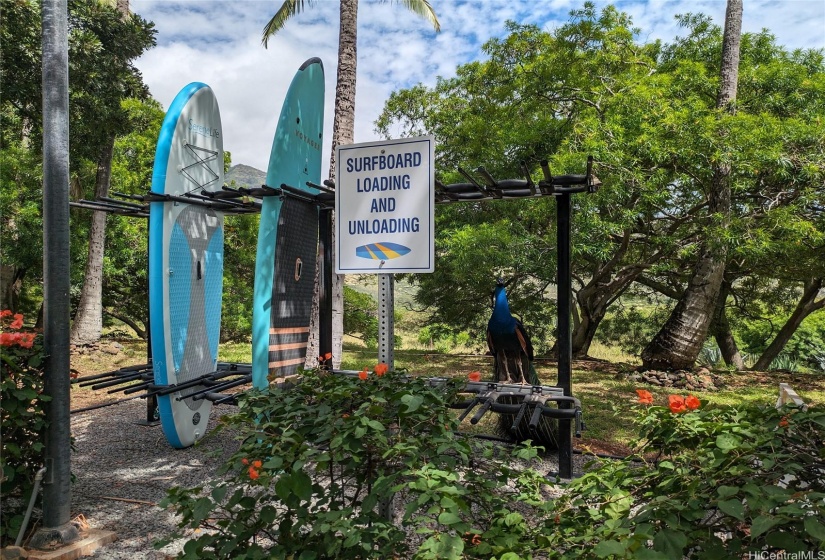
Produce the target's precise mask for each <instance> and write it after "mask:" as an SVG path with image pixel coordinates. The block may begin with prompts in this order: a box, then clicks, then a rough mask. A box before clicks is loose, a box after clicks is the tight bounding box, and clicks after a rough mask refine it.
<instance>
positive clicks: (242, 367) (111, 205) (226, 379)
mask: <svg viewBox="0 0 825 560" xmlns="http://www.w3.org/2000/svg"><path fill="white" fill-rule="evenodd" d="M224 189H225V190H222V191H215V192H211V191H208V190H206V189H203V188H201V189H200V192H195V191H192V192H188V193H186V194H185V195H184V196H173V195H162V194H157V193H153V192H147V193H146V194H144V195H138V194H124V193H119V192H113V193H112V194H113V195H114V196H113V197H100V198H98V199H96V200H79V201H76V202H70V203H69V204H70V205H71V206H72V207H75V208H83V209H86V210H94V211H102V212H107V213H110V214H113V215H117V216H128V217H132V218H144V219H146V218H149V203H151V202H157V201H162V202H164V201H174V202H181V203H186V204H195V205H198V206H203V207H206V208H211V209H213V210H219V211H221V212H224V213H228V214H249V213H255V212H260V208H261V205H260V203H258V202H255V201H253V200H248V198H247V197H246V195H244V194H240V193H238V191H236V190H234V189H230V188H228V187H224ZM239 199H240V200H239ZM147 247H148V244H147ZM147 253H148V249H147ZM146 327H147V331H149V330H150V325H149V320H148V313H147V320H146ZM251 378H252V373H251V367H250V366H249V365H248V364H236V363H218V366H217V370H216V371H214V372H210V373H207V374H205V375H202V376H200V377H197V378H195V379H192V380H190V381H187V382H185V383H181V384H178V385H163V386H161V385H156V384H155V383H154V371H153V369H152V338H151V336H149V337H148V338H147V347H146V363H145V364H141V365H136V366H129V367H125V368H121V369H118V370H114V371H109V372H106V373H100V374H97V375H90V376H85V377H82V378H76V379H73V380H72V383H73V384H77V385H78V386H80V387H91V389H93V390H104V389H106V390H107V393H109V394H113V393H118V392H120V393H123V394H124V395H130V396H128V397H125V398H122V399H118V400H115V401H111V402H107V403H103V404H99V405H95V406H89V407H84V408H78V409H75V410H72V411H71V414H77V413H80V412H87V411H89V410H95V409H98V408H103V407H107V406H112V405H115V404H119V403H122V402H126V401H131V400H134V399H146V417H145V419H142V420H139V421H137V422H136V423H138V424H140V425H143V426H157V425H158V424H160V419H159V416H158V405H157V397H158V396H160V395H169V394H172V393H174V392H176V391H179V390H182V389H187V388H192V387H201V388H202V389H201V390H198V391H197V392H196V393H195V394H189V395H187V396H193V395H194V398H195V399H196V400H199V399H209V400H210V401H212V402H213V403H215V404H227V403H233V402H235V395H234V394H224V393H222V391H227V390H229V389H232V388H234V387H239V386H242V385H244V384H248V383H250V382H251ZM135 393H139V394H135Z"/></svg>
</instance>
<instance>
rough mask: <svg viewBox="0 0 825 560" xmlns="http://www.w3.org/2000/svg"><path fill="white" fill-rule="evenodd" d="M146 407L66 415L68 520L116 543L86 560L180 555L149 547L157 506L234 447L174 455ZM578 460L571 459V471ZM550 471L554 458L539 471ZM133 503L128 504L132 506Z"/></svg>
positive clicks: (87, 396)
mask: <svg viewBox="0 0 825 560" xmlns="http://www.w3.org/2000/svg"><path fill="white" fill-rule="evenodd" d="M104 400H107V397H106V396H105V395H101V394H95V393H94V392H93V391H90V390H88V389H86V390H83V389H79V388H73V390H72V401H73V402H72V408H73V409H77V408H81V407H85V406H90V405H92V404H95V403H96V402H102V401H104ZM235 410H237V409H236V408H235V407H233V406H227V405H222V406H220V407H216V408H214V409H213V411H212V414H211V415H210V421H209V429H210V430H211V429H212V428H214V427H215V425H216V421H217V419H218V418H219V417H220V416H221V415H222V414H227V413H231V412H234V411H235ZM145 414H146V404H145V402H144V401H143V400H133V401H129V402H125V403H120V404H116V405H114V406H110V407H106V408H101V409H97V410H92V411H88V412H81V413H78V414H73V415H72V420H71V422H72V435H73V436H74V438H75V450H74V452H73V454H72V472H73V473H74V475H75V476H76V481H75V484H74V485H73V490H72V492H73V495H72V516H73V517H74V516H76V515H83V516H85V518H86V521H87V523H88V524H89V526H90V527H91V528H95V529H104V530H109V531H114V532H115V533H116V534H117V540H116V541H115V542H114V543H112V544H109V545H106V546H105V547H103V548H100V549H98V551H97V552H96V553H95V554H94V555H93V556H91V557H90V558H99V559H110V560H121V559H122V560H127V559H128V560H143V559H147V560H163V559H166V558H169V557H170V556H174V555H175V554H177V553H178V552H179V551H181V550H182V548H183V545H184V543H185V541H183V540H179V541H176V542H173V543H172V544H170V545H168V546H166V547H165V548H163V549H161V550H155V549H154V548H153V544H154V542H155V541H157V540H159V539H161V538H163V537H165V536H167V535H169V534H170V533H171V532H172V530H173V529H174V526H175V522H174V516H173V515H172V514H171V513H169V512H167V511H165V510H163V509H161V508H160V507H158V506H157V504H158V503H159V502H160V501H161V500H162V499H163V498H164V497H165V495H166V491H167V490H168V489H169V488H171V487H173V486H182V487H188V488H191V487H194V486H197V485H201V484H204V483H205V482H206V481H208V480H210V479H215V478H218V475H217V469H218V467H219V466H220V465H222V464H223V463H224V462H225V460H226V459H227V458H228V457H229V456H230V455H231V454H232V453H233V452H234V451H235V450H236V449H237V447H238V443H237V442H236V441H235V439H234V438H233V434H232V432H231V431H230V430H223V431H221V432H219V433H218V434H217V435H216V434H213V433H207V436H206V437H205V438H204V439H203V440H201V441H200V442H199V443H198V444H197V445H195V446H193V447H190V448H188V449H174V448H172V447H171V446H170V445H169V444H168V443H167V442H166V438H165V437H164V435H163V431H162V429H161V428H160V426H155V427H145V426H141V425H138V424H137V422H138V421H139V420H141V419H143V418H144V417H145ZM584 462H585V460H584V459H583V458H582V457H580V456H574V470H575V471H576V472H581V466H582V464H583V463H584ZM540 470H541V471H542V472H556V471H557V470H558V463H557V460H556V457H555V456H550V457H547V458H546V459H545V460H544V463H543V465H542V467H541V469H540ZM132 500H134V501H132Z"/></svg>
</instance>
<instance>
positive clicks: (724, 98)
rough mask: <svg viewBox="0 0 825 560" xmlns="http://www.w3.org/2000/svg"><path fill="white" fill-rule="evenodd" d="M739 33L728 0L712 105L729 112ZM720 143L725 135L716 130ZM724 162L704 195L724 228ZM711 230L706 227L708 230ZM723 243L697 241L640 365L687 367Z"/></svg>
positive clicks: (710, 311)
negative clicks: (675, 297) (686, 277)
mask: <svg viewBox="0 0 825 560" xmlns="http://www.w3.org/2000/svg"><path fill="white" fill-rule="evenodd" d="M741 36H742V0H728V5H727V12H726V14H725V34H724V39H723V42H722V65H721V72H720V74H721V83H720V85H719V96H718V97H717V100H716V106H717V108H719V109H724V110H726V111H728V112H733V110H734V106H733V104H734V102H735V100H736V86H737V80H738V75H739V43H740V39H741ZM720 135H721V136H722V137H721V138H720V140H721V141H722V142H723V143H724V141H725V138H724V136H725V133H724V132H722V133H721V134H720ZM730 172H731V168H730V164H729V163H728V162H726V161H725V160H724V158H723V159H722V160H721V161H720V162H719V163H718V164H715V165H714V169H713V178H712V182H711V186H710V193H709V195H708V213H709V216H711V219H713V220H714V221H715V223H712V224H711V228H714V227H715V228H725V227H727V225H728V223H729V222H730V208H731V188H730ZM711 231H712V229H711ZM726 257H727V247H726V246H725V245H724V244H716V243H714V242H713V240H710V239H709V240H707V241H705V242H703V244H702V248H701V251H700V254H699V259H698V262H697V263H696V269H695V271H694V273H693V275H692V277H691V279H690V281H689V282H688V286H687V289H686V290H685V293H684V295H683V296H682V299H681V300H679V303H678V304H677V305H676V307H675V308H674V309H673V312H672V313H671V315H670V317H669V318H668V320H667V322H665V324H664V326H663V327H662V329H661V330H660V331H659V332H658V333H657V334H656V336H655V337H653V340H651V341H650V343H649V344H648V345H647V346H646V347H645V349H644V350H643V351H642V364H643V366H644V367H645V368H646V369H689V368H692V367H693V364H694V363H695V362H696V358H697V357H698V356H699V352H700V351H701V349H702V345H703V344H704V342H705V338H707V334H708V330H709V327H710V324H711V321H712V319H713V316H714V311H715V309H716V300H717V298H718V296H719V289H720V287H721V285H722V280H723V278H724V272H725V259H726Z"/></svg>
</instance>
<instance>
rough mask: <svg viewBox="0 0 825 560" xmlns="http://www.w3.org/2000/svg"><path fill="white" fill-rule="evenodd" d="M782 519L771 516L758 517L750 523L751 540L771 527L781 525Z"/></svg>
mask: <svg viewBox="0 0 825 560" xmlns="http://www.w3.org/2000/svg"><path fill="white" fill-rule="evenodd" d="M782 521H783V520H782V519H781V518H779V517H774V516H773V515H760V516H758V517H756V519H754V520H753V523H751V538H756V537H758V536H759V535H761V534H762V533H764V532H766V531H768V530H770V528H771V527H773V526H775V525H778V524H780V523H782Z"/></svg>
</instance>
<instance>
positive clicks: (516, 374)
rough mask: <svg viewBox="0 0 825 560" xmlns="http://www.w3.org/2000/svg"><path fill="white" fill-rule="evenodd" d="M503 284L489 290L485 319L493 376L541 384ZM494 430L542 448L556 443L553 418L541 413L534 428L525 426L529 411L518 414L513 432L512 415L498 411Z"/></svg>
mask: <svg viewBox="0 0 825 560" xmlns="http://www.w3.org/2000/svg"><path fill="white" fill-rule="evenodd" d="M506 288H507V284H506V283H504V282H503V281H502V280H501V279H499V280H498V281H497V282H496V288H495V291H494V292H493V313H492V315H491V316H490V320H489V321H488V322H487V346H488V347H489V348H490V353H491V354H492V355H493V359H494V380H495V381H496V382H497V383H513V384H523V385H541V382H540V381H539V376H538V374H537V373H536V369H535V367H533V344H532V343H531V342H530V337H529V335H528V334H527V331H526V330H525V329H524V325H523V324H522V322H521V321H519V320H518V319H517V318H515V317H513V314H512V313H511V312H510V303H509V302H508V301H507V289H506ZM521 400H522V398H521V397H503V398H500V399H499V402H500V403H502V404H516V403H519V402H521ZM498 416H499V418H498V428H497V431H498V432H499V434H500V435H502V436H506V437H509V438H512V439H515V440H517V441H526V440H528V439H530V440H533V443H534V444H535V445H541V446H544V447H545V449H554V448H556V446H557V443H556V437H555V435H554V433H555V429H554V424H555V423H554V421H553V420H552V419H550V418H547V417H544V416H542V417H541V420H540V421H539V425H538V429H537V430H536V432H535V433H534V432H531V431H530V430H529V429H528V424H529V421H530V414H524V415H522V420H521V422H519V426H518V428H517V430H516V432H515V434H514V433H513V432H512V431H511V427H512V426H513V422H514V421H515V415H513V414H499V415H498Z"/></svg>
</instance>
